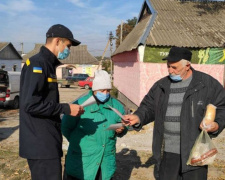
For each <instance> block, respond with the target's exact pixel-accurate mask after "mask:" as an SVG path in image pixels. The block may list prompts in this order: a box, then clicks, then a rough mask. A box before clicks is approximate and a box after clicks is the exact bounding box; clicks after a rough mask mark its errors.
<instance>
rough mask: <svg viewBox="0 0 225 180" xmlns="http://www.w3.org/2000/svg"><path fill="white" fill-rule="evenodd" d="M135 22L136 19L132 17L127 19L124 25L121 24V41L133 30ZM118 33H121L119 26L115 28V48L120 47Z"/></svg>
mask: <svg viewBox="0 0 225 180" xmlns="http://www.w3.org/2000/svg"><path fill="white" fill-rule="evenodd" d="M136 22H137V18H136V17H133V19H128V20H127V22H126V23H123V27H122V28H123V29H122V31H123V32H122V41H123V40H124V39H125V38H126V36H127V35H128V34H129V33H130V32H131V31H132V30H133V28H134V27H135V25H136ZM120 31H121V24H120V25H118V26H117V29H116V36H117V39H116V48H118V47H119V45H120Z"/></svg>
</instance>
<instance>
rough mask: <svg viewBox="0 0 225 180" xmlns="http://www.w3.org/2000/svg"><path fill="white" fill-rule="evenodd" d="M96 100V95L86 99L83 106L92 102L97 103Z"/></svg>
mask: <svg viewBox="0 0 225 180" xmlns="http://www.w3.org/2000/svg"><path fill="white" fill-rule="evenodd" d="M95 103H96V100H95V98H94V96H91V97H89V98H88V99H87V100H86V101H84V102H83V103H82V104H81V106H83V107H86V106H90V105H92V104H95Z"/></svg>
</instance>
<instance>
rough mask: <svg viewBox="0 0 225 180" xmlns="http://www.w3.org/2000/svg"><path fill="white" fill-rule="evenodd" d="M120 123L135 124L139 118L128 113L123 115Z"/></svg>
mask: <svg viewBox="0 0 225 180" xmlns="http://www.w3.org/2000/svg"><path fill="white" fill-rule="evenodd" d="M122 123H123V124H124V125H125V126H133V125H135V124H139V123H140V119H139V117H138V116H137V115H135V114H128V115H125V116H123V119H122Z"/></svg>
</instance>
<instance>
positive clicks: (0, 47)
mask: <svg viewBox="0 0 225 180" xmlns="http://www.w3.org/2000/svg"><path fill="white" fill-rule="evenodd" d="M8 44H9V43H8V42H0V51H1V50H2V49H3V48H5V47H6V46H7V45H8Z"/></svg>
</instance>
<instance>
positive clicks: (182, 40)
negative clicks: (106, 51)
mask: <svg viewBox="0 0 225 180" xmlns="http://www.w3.org/2000/svg"><path fill="white" fill-rule="evenodd" d="M207 3H208V4H207V5H208V6H209V7H210V6H214V7H215V5H218V6H220V8H219V11H215V12H213V13H212V12H207V11H205V10H204V9H203V8H204V6H206V3H204V2H193V1H192V2H190V1H182V2H181V1H178V0H146V1H144V3H143V6H142V9H141V11H140V12H141V13H143V12H145V11H143V9H144V8H146V5H147V8H149V9H150V11H151V13H152V14H151V15H149V18H148V19H147V18H146V19H144V20H142V19H141V18H142V17H143V16H142V14H141V13H140V16H139V18H140V19H138V21H139V22H138V23H137V25H136V26H135V28H134V29H133V30H132V31H131V32H130V34H129V35H128V36H127V37H126V38H125V40H124V41H123V42H122V44H121V45H120V46H119V47H118V48H117V49H116V50H115V52H114V53H113V55H116V54H118V53H121V52H124V51H131V50H132V49H136V48H137V47H138V45H139V44H146V45H149V46H181V47H182V46H183V47H200V48H205V47H223V46H224V43H225V3H224V2H210V3H209V2H207ZM201 6H202V8H201ZM154 18H155V19H154ZM151 21H152V22H153V24H152V22H151ZM146 32H147V33H148V36H146V35H145V36H144V34H145V33H146ZM143 37H145V39H143ZM140 38H142V40H141V41H140Z"/></svg>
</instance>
